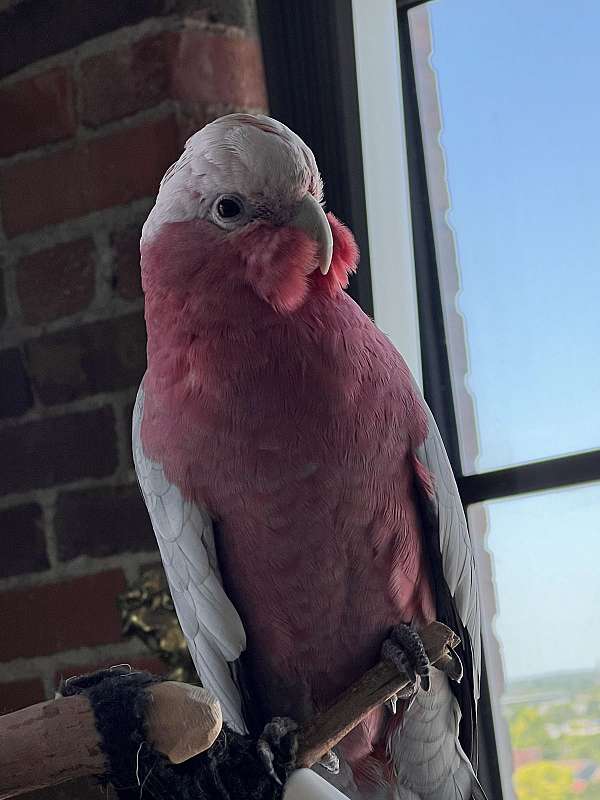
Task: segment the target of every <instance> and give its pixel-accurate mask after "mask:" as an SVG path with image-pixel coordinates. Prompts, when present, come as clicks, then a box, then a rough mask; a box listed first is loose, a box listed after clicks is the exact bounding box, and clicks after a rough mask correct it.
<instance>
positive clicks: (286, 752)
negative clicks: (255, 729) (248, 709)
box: [256, 717, 298, 786]
mask: <svg viewBox="0 0 600 800" xmlns="http://www.w3.org/2000/svg"><path fill="white" fill-rule="evenodd" d="M297 730H298V725H297V724H296V722H295V721H294V720H293V719H291V718H290V717H273V719H272V720H271V722H268V723H267V724H266V725H265V727H264V728H263V732H262V733H261V735H260V737H259V738H258V741H257V742H256V752H257V754H258V757H259V759H260V761H261V762H262V764H263V766H264V768H265V770H266V771H267V774H268V775H269V776H270V777H271V778H273V780H274V781H275V782H276V783H277V784H278V785H279V786H282V781H281V779H280V777H279V776H278V775H277V773H276V771H275V757H276V756H278V757H279V758H278V761H279V762H280V766H281V767H283V771H284V773H285V774H286V775H287V774H288V773H289V772H291V771H292V769H293V768H294V764H295V761H296V751H297V750H298V735H297ZM284 740H286V741H285V743H284V746H283V747H282V746H281V745H282V742H283V741H284Z"/></svg>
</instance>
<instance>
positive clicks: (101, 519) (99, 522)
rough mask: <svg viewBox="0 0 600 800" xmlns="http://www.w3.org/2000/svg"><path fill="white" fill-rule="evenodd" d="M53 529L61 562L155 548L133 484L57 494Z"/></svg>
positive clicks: (147, 518)
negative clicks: (79, 557)
mask: <svg viewBox="0 0 600 800" xmlns="http://www.w3.org/2000/svg"><path fill="white" fill-rule="evenodd" d="M54 527H55V531H56V539H57V547H58V557H59V558H60V559H61V561H68V560H69V559H71V558H77V556H79V555H88V556H95V557H99V558H101V557H102V556H110V555H113V554H115V553H125V552H138V551H140V550H155V549H156V539H155V537H154V533H153V532H152V526H151V525H150V518H149V517H148V512H147V511H146V507H145V505H144V502H143V500H142V496H141V494H140V490H139V487H138V486H137V485H131V486H118V487H106V488H105V487H103V488H100V489H86V490H84V491H78V492H64V493H62V494H60V495H59V497H58V501H57V504H56V514H55V517H54Z"/></svg>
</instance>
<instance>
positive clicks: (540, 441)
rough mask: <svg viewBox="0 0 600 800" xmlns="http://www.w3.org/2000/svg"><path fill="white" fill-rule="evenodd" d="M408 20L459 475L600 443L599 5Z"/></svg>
mask: <svg viewBox="0 0 600 800" xmlns="http://www.w3.org/2000/svg"><path fill="white" fill-rule="evenodd" d="M409 15H410V23H411V36H412V41H413V57H414V62H415V68H416V69H415V71H416V80H417V88H418V93H419V107H420V113H421V121H422V126H423V135H424V145H425V155H426V164H427V172H428V184H429V192H430V201H431V207H432V216H433V222H434V229H435V242H436V251H437V256H438V266H439V270H440V281H441V284H442V287H441V288H442V294H443V302H444V316H445V323H446V328H447V334H448V341H449V348H450V361H451V371H452V381H453V393H454V398H455V405H456V411H457V417H458V422H459V435H460V440H461V450H462V460H463V468H464V471H465V473H473V472H478V471H487V470H491V469H496V468H500V467H504V466H508V465H514V464H519V463H524V462H528V461H532V460H540V459H545V458H549V457H554V456H560V455H564V454H569V453H573V452H578V451H585V450H589V449H594V448H598V447H600V413H598V403H599V398H600V368H599V358H598V349H599V347H600V312H599V308H600V191H599V187H600V153H599V147H598V142H599V141H600V101H599V97H600V95H599V84H598V81H599V76H600V47H599V46H598V31H600V3H599V2H598V1H597V0H578V2H577V3H575V4H572V5H571V6H568V4H567V5H565V3H564V2H563V0H561V2H559V1H558V0H555V1H551V2H548V0H527V2H523V0H504V2H502V3H498V2H481V0H437V1H436V2H431V3H428V4H427V5H426V6H420V7H417V8H415V9H413V10H412V11H411V12H409ZM440 145H441V146H440ZM463 323H464V327H463Z"/></svg>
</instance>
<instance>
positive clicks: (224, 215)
mask: <svg viewBox="0 0 600 800" xmlns="http://www.w3.org/2000/svg"><path fill="white" fill-rule="evenodd" d="M216 210H217V215H218V216H219V217H220V218H221V219H225V220H232V219H235V218H236V217H239V216H240V214H241V213H242V204H241V203H240V201H239V200H238V199H237V198H235V197H228V196H224V197H220V198H219V199H218V200H217V204H216Z"/></svg>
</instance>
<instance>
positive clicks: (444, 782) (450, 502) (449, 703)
mask: <svg viewBox="0 0 600 800" xmlns="http://www.w3.org/2000/svg"><path fill="white" fill-rule="evenodd" d="M424 405H425V404H424ZM427 415H428V424H429V433H428V436H427V439H426V440H425V442H424V443H423V445H422V446H421V447H420V448H419V449H418V451H417V457H418V458H419V460H420V461H421V463H422V464H424V465H425V466H426V467H427V469H428V470H429V472H430V474H431V475H432V477H433V481H434V489H435V497H434V498H433V503H434V506H435V509H434V510H435V512H436V517H437V522H438V530H439V549H440V553H441V561H442V569H443V574H444V579H445V581H446V583H447V585H448V588H449V590H450V594H451V595H452V598H453V601H454V604H455V607H456V611H457V613H458V615H459V617H460V619H461V621H462V623H463V625H464V627H465V629H466V630H467V632H468V634H469V639H470V644H471V650H472V665H473V675H472V682H471V685H472V690H473V693H474V696H475V700H477V698H478V696H479V681H480V673H481V621H480V607H479V592H478V584H477V576H476V573H475V560H474V555H473V549H472V546H471V540H470V536H469V531H468V529H467V523H466V519H465V515H464V512H463V507H462V503H461V500H460V496H459V494H458V489H457V487H456V482H455V480H454V475H453V473H452V468H451V466H450V462H449V461H448V456H447V455H446V450H445V448H444V444H443V442H442V438H441V436H440V433H439V431H438V428H437V425H436V424H435V420H434V419H433V415H432V414H431V412H430V411H429V409H427ZM460 718H461V710H460V705H459V703H458V701H457V699H456V698H455V697H454V695H453V694H452V692H451V691H450V685H449V683H448V679H447V678H446V676H445V675H443V674H442V673H440V672H438V671H437V670H433V674H432V685H431V689H430V691H429V692H428V693H427V694H424V693H422V692H420V693H419V694H418V695H417V698H416V699H415V702H414V703H413V705H412V706H411V708H410V709H409V710H408V711H407V712H406V714H405V718H404V721H403V725H402V727H401V728H400V729H399V730H398V732H397V733H396V734H395V735H394V738H393V740H392V742H391V751H392V756H393V758H394V761H395V763H396V769H397V773H398V786H397V796H398V800H467V799H468V798H482V797H484V795H483V793H482V792H481V789H480V786H479V784H478V782H477V779H476V777H475V775H474V773H473V769H472V766H471V764H470V763H469V760H468V759H467V757H466V755H465V753H464V751H463V749H462V747H461V745H460V742H459V738H458V734H459V724H460Z"/></svg>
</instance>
